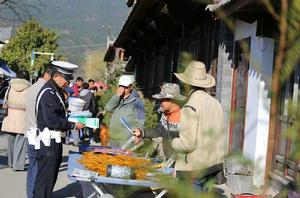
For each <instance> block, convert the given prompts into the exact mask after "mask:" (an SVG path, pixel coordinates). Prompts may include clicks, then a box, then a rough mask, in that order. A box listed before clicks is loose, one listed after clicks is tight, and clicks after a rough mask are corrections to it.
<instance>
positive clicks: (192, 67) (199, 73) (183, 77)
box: [174, 61, 216, 88]
mask: <svg viewBox="0 0 300 198" xmlns="http://www.w3.org/2000/svg"><path fill="white" fill-rule="evenodd" d="M174 74H175V76H176V77H177V78H178V79H179V80H180V81H182V82H183V83H186V84H189V85H192V86H195V87H203V88H211V87H213V86H215V85H216V81H215V78H214V77H212V76H211V75H209V74H207V73H206V67H205V65H204V63H202V62H199V61H192V62H190V63H189V64H188V66H187V67H186V69H185V71H184V72H183V73H174Z"/></svg>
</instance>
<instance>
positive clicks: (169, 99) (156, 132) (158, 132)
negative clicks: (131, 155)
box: [134, 83, 185, 160]
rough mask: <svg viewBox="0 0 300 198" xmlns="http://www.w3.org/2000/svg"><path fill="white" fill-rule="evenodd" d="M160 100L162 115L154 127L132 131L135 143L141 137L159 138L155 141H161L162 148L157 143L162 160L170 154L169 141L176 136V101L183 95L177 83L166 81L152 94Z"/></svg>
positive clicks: (177, 111) (177, 118) (178, 116)
mask: <svg viewBox="0 0 300 198" xmlns="http://www.w3.org/2000/svg"><path fill="white" fill-rule="evenodd" d="M152 97H153V98H155V99H158V100H160V111H161V112H162V116H161V119H160V122H159V123H158V126H157V127H156V128H152V129H151V128H144V129H141V128H136V129H134V133H135V136H136V139H135V143H136V144H137V143H139V142H140V141H141V138H159V137H162V140H161V139H157V141H158V142H159V143H160V142H161V141H162V149H161V145H160V144H159V147H160V148H159V150H160V155H162V156H161V157H163V158H164V160H167V159H169V158H170V157H171V156H172V153H173V151H172V149H171V141H172V140H173V139H174V138H176V137H178V131H179V126H180V123H179V120H180V106H179V105H178V104H177V101H180V100H184V99H185V97H184V96H182V95H180V88H179V85H178V84H176V83H166V84H164V85H163V86H162V87H161V92H160V93H159V94H155V95H153V96H152Z"/></svg>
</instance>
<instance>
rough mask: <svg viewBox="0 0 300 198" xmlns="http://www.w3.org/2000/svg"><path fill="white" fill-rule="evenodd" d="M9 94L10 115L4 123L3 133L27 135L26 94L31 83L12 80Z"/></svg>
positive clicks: (22, 80)
mask: <svg viewBox="0 0 300 198" xmlns="http://www.w3.org/2000/svg"><path fill="white" fill-rule="evenodd" d="M10 86H11V87H10V90H9V93H8V100H7V105H8V115H7V116H6V117H5V118H4V120H3V123H2V128H1V130H2V131H6V132H11V133H22V134H24V133H25V130H26V129H25V116H26V111H25V110H26V92H27V88H28V87H29V82H28V81H27V80H24V79H12V80H11V82H10Z"/></svg>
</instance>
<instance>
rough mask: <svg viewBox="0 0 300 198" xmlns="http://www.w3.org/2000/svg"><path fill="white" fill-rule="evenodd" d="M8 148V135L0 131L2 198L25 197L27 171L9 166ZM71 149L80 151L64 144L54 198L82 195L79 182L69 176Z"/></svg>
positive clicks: (0, 183) (0, 187)
mask: <svg viewBox="0 0 300 198" xmlns="http://www.w3.org/2000/svg"><path fill="white" fill-rule="evenodd" d="M6 148H7V144H6V137H5V135H3V133H0V198H25V197H26V174H27V172H26V171H12V169H10V168H8V167H7V154H6ZM69 150H72V151H78V148H77V147H74V146H70V145H64V146H63V161H62V164H61V166H60V172H59V175H58V179H57V182H56V185H55V187H54V198H64V197H81V187H80V186H79V184H78V183H76V182H75V183H72V182H70V181H69V179H68V177H67V167H68V164H67V163H68V151H69ZM27 164H28V161H27ZM26 168H27V165H26Z"/></svg>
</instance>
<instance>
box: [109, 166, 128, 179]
mask: <svg viewBox="0 0 300 198" xmlns="http://www.w3.org/2000/svg"><path fill="white" fill-rule="evenodd" d="M106 176H107V177H113V178H119V179H134V170H133V169H132V168H130V167H127V166H117V165H107V169H106Z"/></svg>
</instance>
